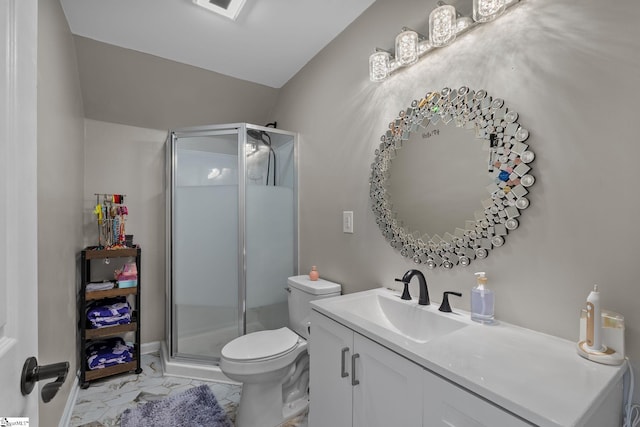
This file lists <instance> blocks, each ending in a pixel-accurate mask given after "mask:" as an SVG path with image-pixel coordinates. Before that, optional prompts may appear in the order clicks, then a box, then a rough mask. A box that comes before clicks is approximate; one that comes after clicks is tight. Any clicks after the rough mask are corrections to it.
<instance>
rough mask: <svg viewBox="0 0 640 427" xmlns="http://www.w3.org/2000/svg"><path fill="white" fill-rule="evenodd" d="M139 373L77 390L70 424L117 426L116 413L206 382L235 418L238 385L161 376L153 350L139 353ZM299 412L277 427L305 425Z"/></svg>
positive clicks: (231, 417)
mask: <svg viewBox="0 0 640 427" xmlns="http://www.w3.org/2000/svg"><path fill="white" fill-rule="evenodd" d="M142 369H143V371H142V373H141V374H140V375H135V374H130V375H117V376H114V377H112V378H105V379H104V380H99V381H94V382H92V383H91V385H90V386H89V388H87V389H85V390H82V389H80V390H79V392H78V397H77V398H76V402H75V405H74V407H73V413H72V415H71V423H70V427H114V426H120V416H121V415H122V413H123V412H124V411H125V410H126V409H128V408H134V407H136V406H138V405H139V404H143V403H146V402H150V401H153V400H159V399H162V398H164V397H166V396H170V395H173V394H175V393H179V392H181V391H184V390H187V389H189V388H192V387H196V386H199V385H202V384H208V385H209V387H211V391H212V392H213V394H214V396H215V397H216V399H217V400H218V403H219V404H220V406H222V407H223V408H224V409H225V411H226V412H227V415H228V416H229V419H230V420H231V422H232V423H233V422H234V421H235V411H236V407H237V406H238V402H239V401H240V393H241V391H242V386H239V385H234V384H226V383H220V382H210V381H202V380H195V379H190V378H180V377H171V376H164V375H163V374H162V365H161V362H160V357H159V356H158V354H157V353H152V354H145V355H143V356H142ZM306 426H307V416H306V414H303V415H301V416H299V417H297V418H295V419H293V420H291V421H289V422H287V423H284V424H283V425H282V426H281V427H306Z"/></svg>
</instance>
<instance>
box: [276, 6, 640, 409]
mask: <svg viewBox="0 0 640 427" xmlns="http://www.w3.org/2000/svg"><path fill="white" fill-rule="evenodd" d="M435 3H436V2H435V1H422V0H421V1H417V0H403V1H396V0H378V1H376V2H375V3H374V4H373V5H372V6H371V7H370V8H369V9H368V10H367V11H366V12H365V13H364V14H363V15H361V17H360V18H359V19H358V20H356V21H355V22H354V23H353V24H352V25H351V26H350V27H348V28H347V29H346V30H345V31H344V32H343V33H342V34H341V35H340V36H339V37H338V38H336V39H335V40H334V41H333V42H332V43H331V44H330V45H329V46H328V47H327V48H325V49H324V50H323V51H322V52H320V54H319V55H317V56H316V57H315V58H314V59H313V60H312V61H310V62H309V63H308V64H307V65H306V66H305V68H304V69H303V70H302V71H301V72H300V73H298V74H297V75H296V76H295V77H294V78H293V79H292V80H290V81H289V82H288V83H287V84H286V85H285V86H284V87H283V88H282V89H281V92H280V95H279V99H278V103H277V106H276V109H275V111H274V114H273V119H276V120H278V124H279V126H281V127H283V128H287V129H291V130H295V131H297V132H300V152H299V155H300V168H299V171H300V270H301V271H306V270H308V269H309V268H310V266H311V265H312V264H313V265H317V266H318V268H319V271H320V274H321V276H324V277H325V278H327V279H330V280H334V281H337V282H339V283H342V284H343V290H344V291H345V292H347V293H351V292H356V291H361V290H365V289H369V288H374V287H378V286H396V284H395V283H394V278H396V277H400V275H402V274H403V273H404V271H405V270H407V269H408V268H413V267H415V265H414V264H413V263H412V262H410V261H406V260H405V259H403V258H402V257H401V256H400V255H399V253H398V252H396V251H395V250H393V249H392V248H391V247H390V246H389V245H388V244H387V243H386V241H385V240H384V239H383V237H382V235H381V233H380V231H379V230H378V228H377V226H376V224H375V219H374V216H373V213H372V212H371V209H370V203H369V186H368V178H369V174H370V164H371V163H372V161H373V157H374V150H375V149H376V147H377V146H378V144H379V142H380V139H379V138H380V136H381V135H382V134H383V133H384V132H385V131H386V129H387V126H388V123H389V122H390V121H391V120H392V119H394V118H395V117H396V115H397V114H398V111H400V110H401V109H403V108H406V107H407V106H409V104H410V103H411V100H413V99H416V98H419V97H421V96H424V94H425V93H426V92H428V91H432V90H440V89H442V88H443V87H453V88H457V87H460V86H462V85H466V86H469V87H471V88H472V89H486V90H487V91H488V92H489V94H490V95H493V96H494V97H499V98H503V99H505V101H506V103H507V105H509V106H511V107H512V108H513V109H515V110H516V111H517V112H519V113H520V123H521V124H522V125H523V126H525V127H527V128H528V129H529V130H530V133H531V137H530V138H529V140H528V142H529V143H530V146H531V149H532V150H534V151H535V153H536V160H535V161H534V163H533V164H532V166H533V174H534V175H535V177H536V183H535V185H534V186H533V187H532V191H531V193H530V200H531V206H530V207H529V208H528V209H527V210H526V211H525V212H524V215H523V216H522V217H521V218H520V219H521V221H520V227H519V229H518V230H516V232H514V233H512V234H511V235H509V236H508V238H507V242H506V244H505V246H503V247H501V248H499V249H497V250H495V251H492V253H491V254H490V256H489V257H488V259H486V260H484V261H474V262H473V263H472V264H471V266H470V267H468V268H456V269H455V270H453V271H442V270H435V271H430V270H427V269H426V268H421V270H422V271H424V272H425V274H426V277H427V280H428V283H429V290H430V294H431V296H432V299H434V300H436V301H440V299H441V295H442V292H443V291H445V290H456V291H462V292H463V293H464V296H463V297H462V298H461V299H457V298H456V299H454V300H453V306H454V309H455V307H460V308H464V309H468V308H469V289H470V288H471V287H472V286H473V285H474V283H475V281H474V277H473V273H474V272H475V271H486V272H487V275H488V277H489V284H490V286H491V287H492V288H494V289H495V291H496V293H497V296H496V304H497V307H496V316H497V318H498V319H500V320H503V321H507V322H511V323H514V324H516V325H520V326H523V327H526V328H531V329H534V330H537V331H541V332H544V333H548V334H553V335H557V336H560V337H563V338H566V339H568V340H572V341H574V340H576V339H577V337H578V316H579V312H580V309H581V307H582V306H583V304H584V301H585V299H586V296H587V294H588V293H589V291H590V290H591V289H592V287H593V285H594V283H597V284H599V285H600V289H601V298H602V306H603V307H604V308H607V309H610V310H613V311H617V312H620V313H622V314H623V315H625V317H626V325H627V330H626V339H627V350H628V355H629V356H630V358H631V360H632V361H633V362H634V365H635V366H636V371H637V370H638V367H640V329H639V328H638V325H640V310H638V309H637V303H638V301H640V287H639V286H638V284H637V282H638V270H637V268H636V267H637V258H638V254H639V251H640V229H639V228H638V226H637V224H636V219H637V215H638V211H639V209H640V199H639V198H638V196H637V190H636V189H635V178H636V175H637V165H636V163H637V159H638V158H639V157H640V144H638V138H637V132H636V129H635V126H634V123H635V121H636V120H637V119H636V117H635V114H636V113H637V110H638V109H637V100H638V98H639V95H640V85H638V80H637V76H638V72H639V70H640V55H638V52H640V27H638V25H637V22H638V20H639V18H640V4H639V3H637V2H635V1H634V0H619V1H615V2H602V1H598V0H582V1H578V0H565V1H560V2H558V1H554V0H524V1H523V2H522V4H520V5H518V6H517V7H516V8H514V9H512V10H510V11H509V12H508V13H507V14H506V15H505V16H504V17H502V18H501V19H500V20H498V21H496V22H493V23H490V24H487V25H484V26H482V27H479V28H476V29H475V30H474V31H473V32H471V33H469V34H467V35H465V36H463V37H461V38H460V39H459V40H457V41H456V42H455V44H454V45H452V46H449V47H447V48H443V49H441V50H439V51H437V52H433V53H432V54H430V55H429V56H428V57H426V58H424V59H422V60H421V61H420V62H419V63H418V64H417V65H414V66H413V67H411V68H409V69H404V70H401V71H400V72H398V73H396V74H395V75H393V76H392V77H391V78H390V79H388V80H387V81H385V82H383V83H371V82H369V79H368V56H369V54H370V53H372V52H373V49H374V48H375V47H381V48H386V49H389V48H391V47H392V43H393V40H394V37H395V35H396V34H397V33H398V32H399V30H400V29H401V28H402V26H407V27H411V28H415V29H416V30H418V31H421V32H426V28H427V22H428V11H429V10H431V9H432V8H433V7H435ZM453 167H454V166H452V165H449V164H445V165H442V168H440V169H438V170H429V171H424V173H425V178H421V179H430V180H433V179H437V180H442V181H443V185H446V175H447V174H448V173H453V172H454V170H453ZM343 210H353V211H354V226H355V233H354V234H343V233H342V225H341V224H342V211H343ZM412 287H413V292H417V289H415V284H414V285H413V286H412ZM576 357H577V356H576ZM638 386H639V384H636V389H638ZM636 400H640V399H636Z"/></svg>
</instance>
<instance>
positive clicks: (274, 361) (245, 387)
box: [220, 275, 341, 427]
mask: <svg viewBox="0 0 640 427" xmlns="http://www.w3.org/2000/svg"><path fill="white" fill-rule="evenodd" d="M287 283H288V285H289V286H288V287H287V292H289V327H290V328H291V329H289V328H286V327H285V328H280V329H276V330H269V331H259V332H253V333H250V334H247V335H243V336H241V337H238V338H236V339H234V340H233V341H231V342H229V343H228V344H227V345H225V346H224V347H223V348H222V355H221V358H220V370H222V372H223V373H224V374H225V375H226V376H227V377H229V378H231V379H232V380H235V381H239V382H242V383H243V384H242V396H241V397H240V404H239V405H238V410H237V413H236V423H235V425H236V427H276V426H279V425H280V424H282V423H283V422H285V421H286V420H288V419H289V418H292V417H295V416H296V415H299V414H301V413H302V412H304V411H305V410H306V409H307V407H308V406H309V395H308V387H309V354H308V353H307V339H308V338H309V326H310V323H309V319H310V317H311V307H310V305H309V302H310V301H312V300H315V299H321V298H328V297H333V296H337V295H340V291H341V286H340V285H339V284H337V283H332V282H329V281H327V280H323V279H318V280H316V281H311V280H309V276H308V275H302V276H294V277H289V279H288V280H287ZM292 329H293V330H292Z"/></svg>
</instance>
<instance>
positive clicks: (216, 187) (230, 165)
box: [173, 133, 241, 359]
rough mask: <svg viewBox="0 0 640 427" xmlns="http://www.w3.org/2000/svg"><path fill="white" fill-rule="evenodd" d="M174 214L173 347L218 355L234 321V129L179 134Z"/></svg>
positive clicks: (235, 332)
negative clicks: (197, 133) (204, 133)
mask: <svg viewBox="0 0 640 427" xmlns="http://www.w3.org/2000/svg"><path fill="white" fill-rule="evenodd" d="M175 161H176V174H175V193H174V201H175V204H174V206H175V208H174V209H175V210H174V213H175V218H174V230H175V233H174V251H173V262H174V269H173V274H174V279H173V283H174V287H173V302H174V305H173V307H174V313H173V316H174V322H173V325H174V340H173V345H174V349H176V351H177V353H180V354H189V355H193V356H198V357H203V358H214V359H216V358H219V356H220V350H221V348H222V346H223V345H224V344H226V343H227V342H228V341H229V340H231V339H233V338H235V337H237V336H239V334H240V332H241V331H240V329H239V328H238V316H239V307H238V270H237V268H236V266H237V265H238V231H237V230H238V194H239V187H238V170H239V169H238V134H237V133H232V134H218V135H210V136H205V137H186V138H179V139H178V141H177V145H176V159H175Z"/></svg>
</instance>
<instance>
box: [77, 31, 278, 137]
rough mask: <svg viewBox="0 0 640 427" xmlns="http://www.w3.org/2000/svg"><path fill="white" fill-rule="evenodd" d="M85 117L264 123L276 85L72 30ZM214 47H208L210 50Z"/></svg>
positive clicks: (137, 122) (157, 124) (158, 123)
mask: <svg viewBox="0 0 640 427" xmlns="http://www.w3.org/2000/svg"><path fill="white" fill-rule="evenodd" d="M74 39H75V43H76V50H77V54H78V69H79V70H80V84H81V87H82V96H83V100H84V108H85V117H86V118H88V119H94V120H101V121H105V122H111V123H121V124H126V125H132V126H139V127H145V128H150V129H171V128H177V127H185V126H199V125H207V124H219V123H235V122H249V123H255V124H264V123H266V122H267V114H268V112H269V111H270V110H271V108H272V107H273V105H274V104H275V102H276V96H277V92H278V91H277V89H274V88H271V87H268V86H264V85H260V84H257V83H251V82H247V81H244V80H239V79H236V78H233V77H229V76H224V75H222V74H218V73H214V72H212V71H208V70H204V69H201V68H197V67H193V66H191V65H185V64H180V63H178V62H174V61H169V60H167V59H162V58H159V57H157V56H153V55H148V54H144V53H140V52H136V51H134V50H129V49H124V48H121V47H117V46H113V45H109V44H106V43H101V42H99V41H96V40H91V39H87V38H84V37H80V36H74ZM213 54H214V53H213V52H212V55H213Z"/></svg>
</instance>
